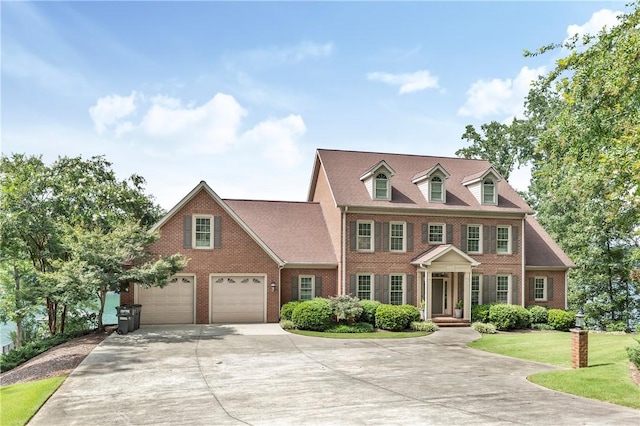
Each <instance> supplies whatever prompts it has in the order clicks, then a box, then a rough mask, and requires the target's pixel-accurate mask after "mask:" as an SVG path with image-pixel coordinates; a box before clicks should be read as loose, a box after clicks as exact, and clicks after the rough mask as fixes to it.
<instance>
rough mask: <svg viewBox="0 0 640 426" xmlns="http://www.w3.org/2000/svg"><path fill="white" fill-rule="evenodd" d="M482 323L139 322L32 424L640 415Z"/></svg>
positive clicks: (520, 420) (625, 418) (502, 420)
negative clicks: (405, 333)
mask: <svg viewBox="0 0 640 426" xmlns="http://www.w3.org/2000/svg"><path fill="white" fill-rule="evenodd" d="M478 337H479V335H478V334H477V333H476V332H474V331H472V330H470V329H468V328H463V329H459V328H458V329H452V328H450V329H442V330H440V331H439V332H437V333H434V334H433V335H431V336H427V337H422V338H415V339H390V340H338V339H322V338H312V337H305V336H297V335H292V334H289V333H286V332H283V331H282V330H281V329H280V328H279V326H278V325H275V324H260V325H249V326H247V325H229V326H215V325H204V326H179V327H178V326H176V327H170V326H167V327H143V328H141V329H140V330H138V331H136V332H135V333H132V334H128V335H125V336H119V335H115V334H114V335H112V336H110V337H109V338H107V339H106V340H105V341H104V342H103V343H102V344H101V345H100V346H98V347H97V348H96V349H95V350H94V351H93V352H92V353H91V354H90V355H89V356H88V357H87V358H86V359H85V361H84V362H83V363H82V364H81V365H80V367H78V369H76V371H75V372H74V373H73V374H72V375H71V376H70V377H69V378H68V379H67V380H66V381H65V382H64V384H63V385H62V386H61V387H60V389H59V390H58V392H56V393H55V394H54V395H53V396H52V398H51V399H50V400H49V401H48V402H47V403H46V404H45V405H44V406H43V407H42V409H41V410H40V411H39V412H38V414H37V415H36V416H35V417H34V418H33V420H32V421H31V422H30V424H31V425H47V426H51V425H70V424H76V425H113V424H122V425H141V424H149V425H151V424H153V425H162V424H166V425H174V424H180V425H227V424H233V425H238V424H248V425H267V424H278V425H287V424H291V425H293V424H319V425H320V424H322V425H327V424H329V425H331V424H336V425H338V424H339V425H360V424H375V425H396V424H397V425H410V424H421V425H425V424H433V425H449V426H450V425H461V424H468V425H479V424H492V425H494V424H498V425H500V424H503V425H511V424H540V425H542V424H544V425H547V424H560V425H578V424H594V425H596V424H597V425H601V424H612V425H627V424H628V425H635V426H637V425H638V424H640V411H637V410H633V409H629V408H624V407H619V406H616V405H612V404H607V403H603V402H599V401H593V400H589V399H585V398H580V397H575V396H571V395H566V394H562V393H559V392H554V391H550V390H547V389H544V388H541V387H539V386H536V385H534V384H531V383H529V382H528V381H527V380H526V376H528V375H530V374H533V373H535V372H539V371H545V370H551V369H554V367H550V366H548V365H543V364H537V363H533V362H527V361H521V360H516V359H513V358H508V357H503V356H499V355H493V354H489V353H485V352H481V351H476V350H474V349H470V348H468V347H467V346H466V343H467V342H469V341H471V340H475V339H476V338H478Z"/></svg>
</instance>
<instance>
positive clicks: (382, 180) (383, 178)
mask: <svg viewBox="0 0 640 426" xmlns="http://www.w3.org/2000/svg"><path fill="white" fill-rule="evenodd" d="M388 182H389V180H388V179H387V175H385V174H382V173H380V174H379V175H378V176H376V180H375V186H376V189H375V193H376V198H388V192H389V191H388V186H387V185H388Z"/></svg>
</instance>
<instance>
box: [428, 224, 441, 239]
mask: <svg viewBox="0 0 640 426" xmlns="http://www.w3.org/2000/svg"><path fill="white" fill-rule="evenodd" d="M429 242H430V243H442V242H444V226H443V225H429Z"/></svg>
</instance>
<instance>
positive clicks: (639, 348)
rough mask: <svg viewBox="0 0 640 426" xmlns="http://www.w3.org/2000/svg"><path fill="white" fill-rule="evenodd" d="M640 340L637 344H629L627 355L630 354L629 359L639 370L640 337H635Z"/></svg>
mask: <svg viewBox="0 0 640 426" xmlns="http://www.w3.org/2000/svg"><path fill="white" fill-rule="evenodd" d="M635 341H636V342H638V344H637V345H635V346H627V347H626V349H627V355H628V356H629V361H631V362H632V363H633V365H635V366H636V368H637V369H638V370H640V339H635Z"/></svg>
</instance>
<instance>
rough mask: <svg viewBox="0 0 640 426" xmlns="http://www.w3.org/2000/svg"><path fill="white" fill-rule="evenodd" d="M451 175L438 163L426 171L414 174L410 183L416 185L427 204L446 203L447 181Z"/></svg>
mask: <svg viewBox="0 0 640 426" xmlns="http://www.w3.org/2000/svg"><path fill="white" fill-rule="evenodd" d="M450 176H451V175H450V174H449V172H447V171H446V170H445V168H444V167H442V165H440V163H438V164H436V165H435V166H433V167H431V168H430V169H428V170H425V171H423V172H420V173H418V174H416V175H415V176H414V177H413V179H412V180H411V183H414V184H416V185H418V189H420V192H422V195H423V196H424V198H425V199H426V200H427V202H429V203H446V202H447V185H446V183H447V179H449V177H450Z"/></svg>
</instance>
